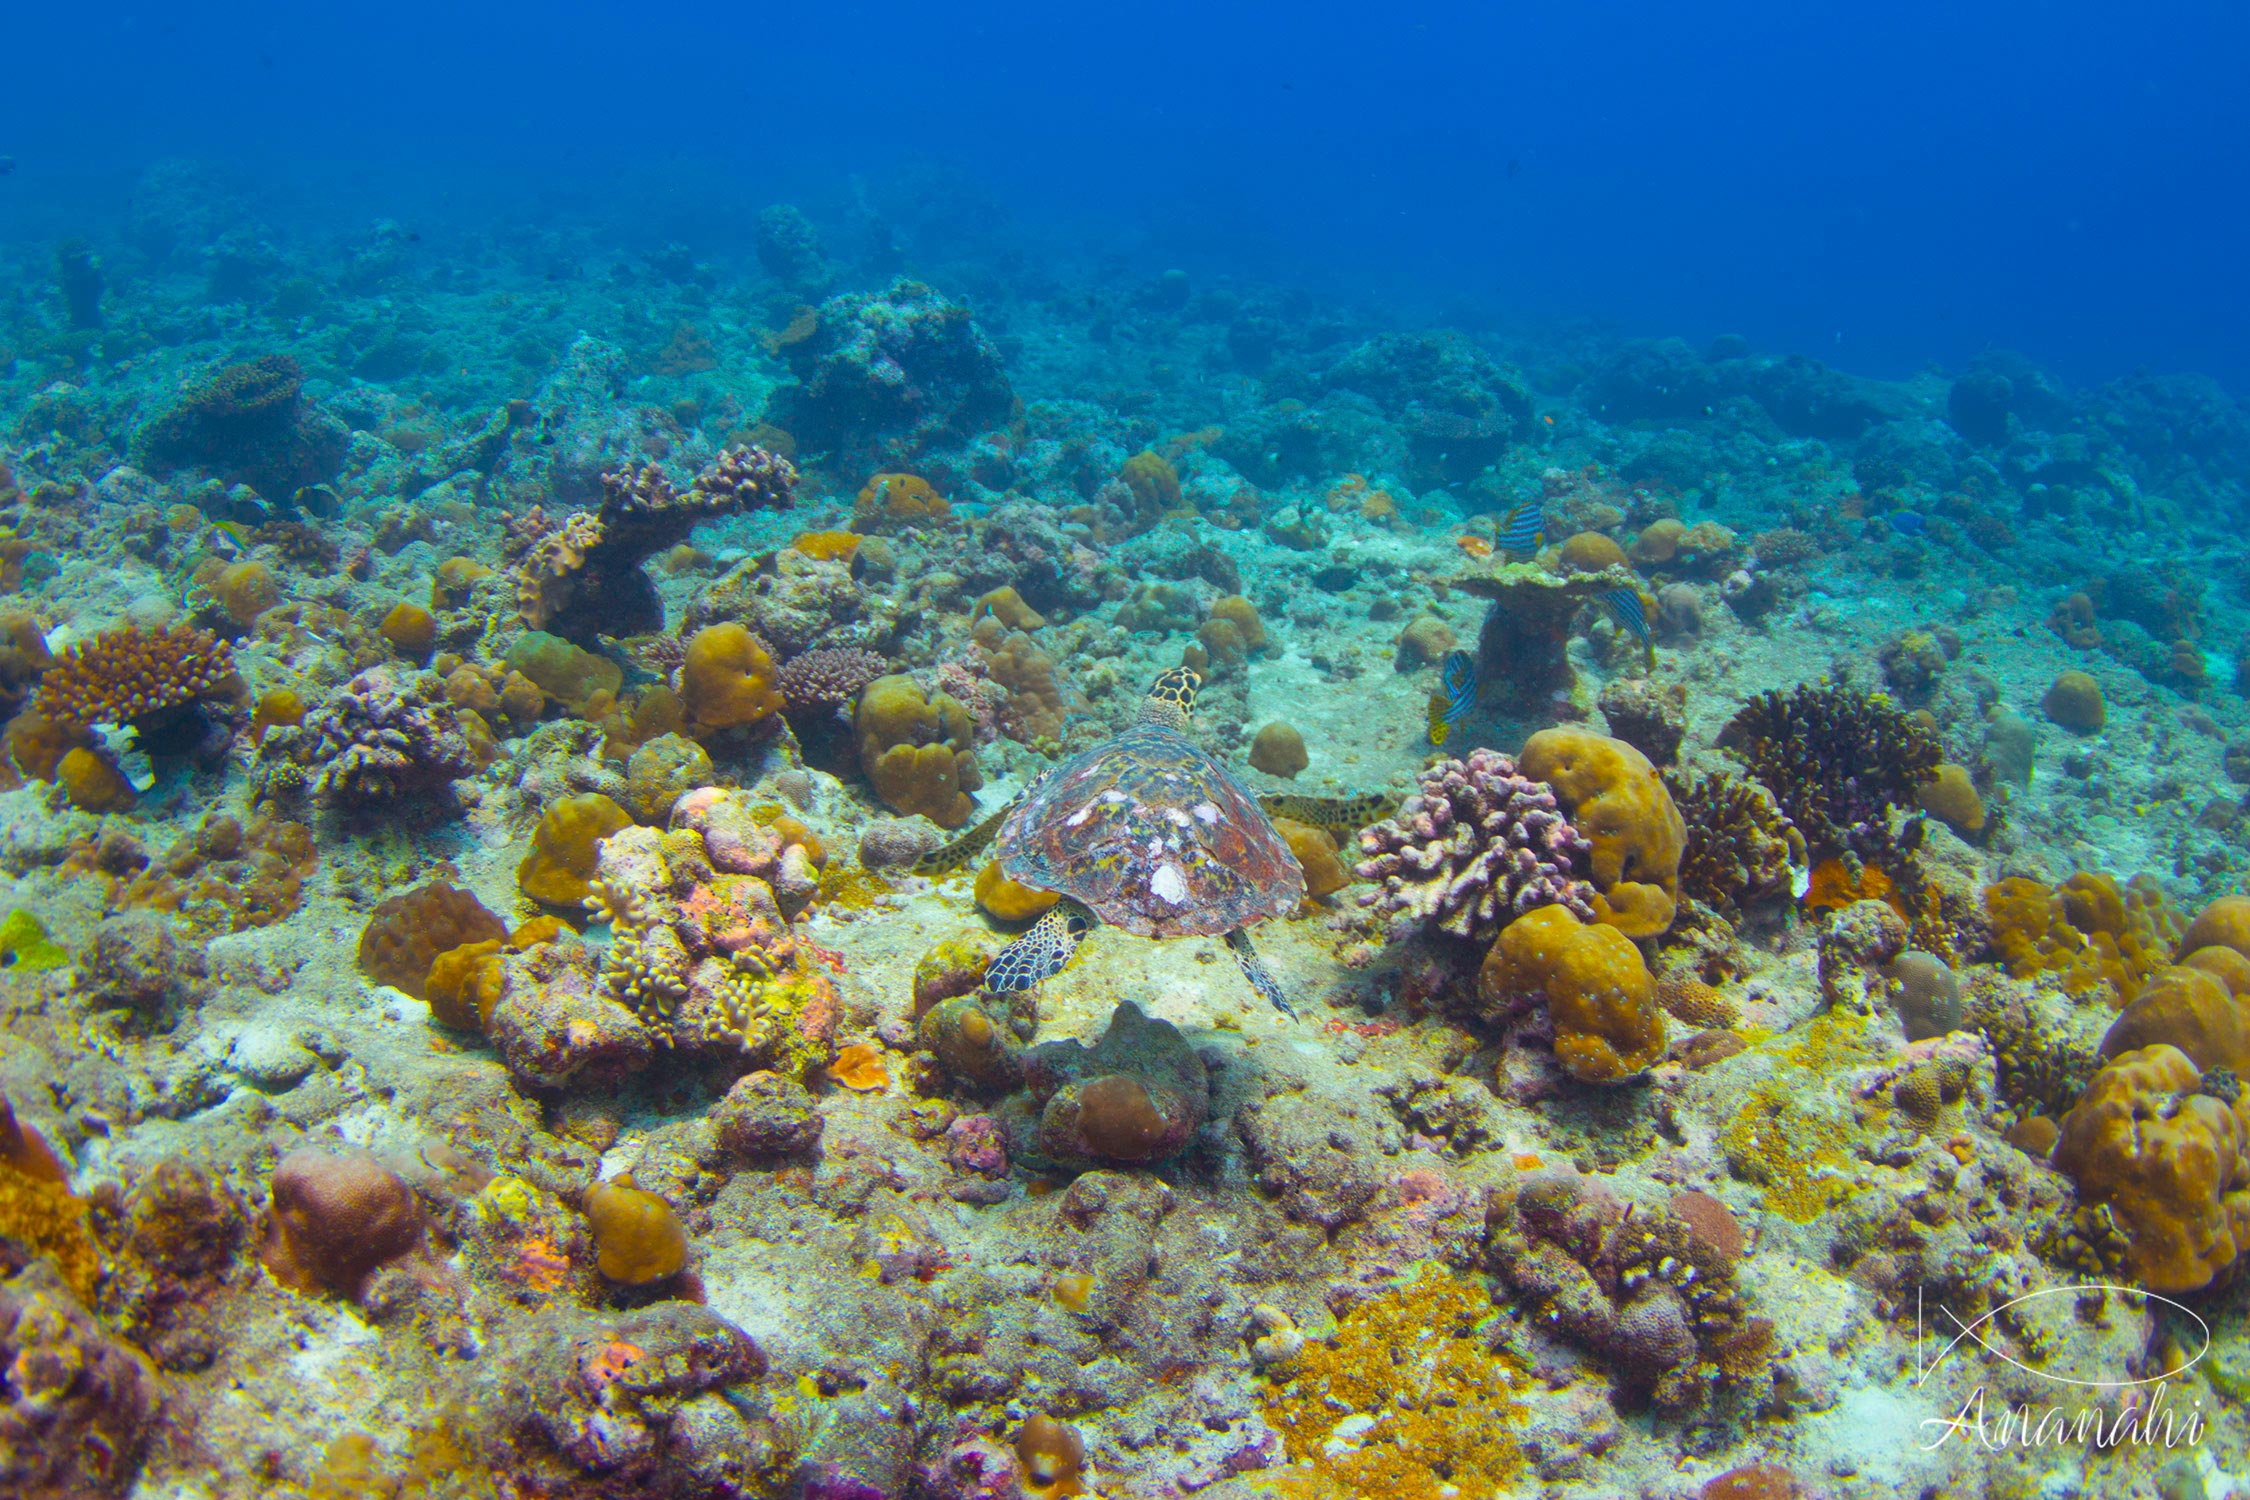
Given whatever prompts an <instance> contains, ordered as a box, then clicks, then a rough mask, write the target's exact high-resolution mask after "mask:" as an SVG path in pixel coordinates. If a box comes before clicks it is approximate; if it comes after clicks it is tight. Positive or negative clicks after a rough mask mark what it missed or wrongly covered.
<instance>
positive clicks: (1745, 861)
mask: <svg viewBox="0 0 2250 1500" xmlns="http://www.w3.org/2000/svg"><path fill="white" fill-rule="evenodd" d="M1664 784H1665V786H1666V787H1667V788H1668V789H1669V790H1670V791H1671V793H1672V803H1673V805H1674V806H1675V807H1677V808H1679V810H1680V816H1681V817H1682V818H1683V819H1685V820H1686V823H1687V839H1686V842H1685V843H1684V844H1683V845H1682V847H1681V850H1680V895H1681V897H1682V898H1683V899H1685V900H1690V901H1700V902H1702V903H1703V904H1704V905H1705V906H1708V907H1710V908H1711V909H1712V910H1713V911H1716V912H1717V913H1719V915H1721V916H1723V917H1725V918H1727V919H1728V920H1730V921H1735V920H1739V919H1740V918H1741V917H1742V915H1743V914H1744V912H1745V911H1747V910H1751V909H1755V908H1757V907H1759V906H1763V905H1767V904H1769V903H1773V902H1777V901H1779V902H1786V901H1787V900H1788V898H1789V893H1790V884H1791V882H1792V880H1793V879H1794V878H1795V874H1796V872H1797V871H1798V870H1799V869H1802V868H1804V866H1805V865H1806V862H1807V851H1806V849H1805V839H1804V835H1802V834H1800V833H1799V832H1797V827H1796V825H1795V824H1794V823H1791V822H1790V821H1789V819H1788V818H1786V817H1784V816H1783V815H1782V811H1781V808H1780V807H1779V806H1778V805H1777V804H1776V803H1775V802H1774V800H1773V794H1772V793H1771V792H1768V791H1767V790H1766V789H1765V788H1764V787H1762V786H1760V785H1758V784H1757V783H1756V782H1754V781H1745V780H1743V779H1741V778H1740V777H1736V776H1730V775H1728V774H1727V773H1726V772H1724V771H1720V772H1715V773H1713V774H1711V775H1708V776H1697V777H1693V778H1690V777H1687V776H1684V775H1681V774H1679V773H1676V772H1674V773H1668V774H1667V775H1666V776H1665V779H1664Z"/></svg>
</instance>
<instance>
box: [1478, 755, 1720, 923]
mask: <svg viewBox="0 0 2250 1500" xmlns="http://www.w3.org/2000/svg"><path fill="white" fill-rule="evenodd" d="M1517 764H1518V765H1519V766H1521V767H1522V769H1523V774H1524V775H1526V776H1529V777H1533V778H1535V779H1537V780H1540V781H1544V782H1546V783H1547V784H1548V785H1550V786H1552V787H1553V788H1554V789H1555V795H1556V797H1557V798H1558V799H1559V800H1560V801H1561V803H1562V805H1563V808H1564V810H1565V811H1566V812H1567V813H1568V814H1569V816H1570V820H1571V823H1572V824H1573V826H1575V827H1576V828H1577V830H1578V832H1579V834H1580V836H1581V837H1583V838H1584V839H1585V840H1586V841H1587V844H1588V845H1589V851H1588V856H1587V867H1588V869H1589V870H1590V871H1591V872H1592V876H1593V884H1594V887H1595V890H1596V892H1597V894H1596V896H1595V898H1594V916H1595V919H1596V920H1597V921H1600V922H1604V923H1606V924H1608V925H1609V926H1612V927H1615V928H1616V929H1617V930H1618V931H1620V932H1622V933H1624V934H1625V935H1626V936H1627V937H1636V938H1638V937H1654V936H1656V935H1657V934H1658V933H1661V932H1663V931H1664V930H1665V929H1666V928H1668V927H1670V926H1671V925H1672V917H1673V914H1674V912H1675V911H1677V910H1678V900H1677V891H1678V886H1679V869H1680V852H1681V848H1682V846H1683V845H1684V844H1685V843H1686V841H1687V824H1686V822H1685V821H1684V820H1683V819H1682V818H1681V817H1680V811H1679V809H1678V808H1677V807H1675V806H1673V805H1672V794H1671V793H1670V792H1668V791H1666V790H1665V788H1664V783H1663V782H1662V781H1661V780H1660V779H1659V778H1658V777H1657V774H1656V767H1655V766H1654V765H1652V764H1650V762H1649V758H1648V757H1647V756H1645V755H1643V754H1641V752H1640V751H1638V750H1636V749H1634V748H1633V747H1632V746H1631V745H1628V744H1626V743H1625V742H1624V741H1623V740H1615V739H1611V738H1609V737H1608V736H1606V735H1598V734H1590V733H1587V732H1586V731H1584V730H1578V729H1543V730H1541V731H1540V732H1539V733H1537V734H1535V735H1533V736H1532V737H1531V738H1530V739H1528V740H1526V741H1525V742H1524V747H1523V753H1522V754H1521V755H1520V756H1518V757H1517Z"/></svg>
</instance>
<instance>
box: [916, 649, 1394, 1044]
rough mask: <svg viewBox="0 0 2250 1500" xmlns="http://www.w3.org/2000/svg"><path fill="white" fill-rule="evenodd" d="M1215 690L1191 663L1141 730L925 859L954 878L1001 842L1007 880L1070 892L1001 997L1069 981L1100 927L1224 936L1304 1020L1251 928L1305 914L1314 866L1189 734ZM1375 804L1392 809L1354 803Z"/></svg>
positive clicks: (999, 980)
mask: <svg viewBox="0 0 2250 1500" xmlns="http://www.w3.org/2000/svg"><path fill="white" fill-rule="evenodd" d="M1202 683H1203V678H1202V676H1201V674H1199V673H1197V672H1196V671H1194V670H1193V669H1192V668H1188V667H1175V668H1173V669H1172V670H1170V671H1168V672H1164V673H1162V674H1160V675H1159V676H1158V677H1157V679H1156V681H1155V682H1154V683H1153V684H1151V685H1150V687H1149V690H1148V696H1147V697H1146V698H1145V699H1143V700H1142V704H1141V711H1140V713H1139V715H1138V716H1137V717H1136V718H1135V719H1134V721H1133V724H1132V726H1131V727H1130V728H1128V729H1126V730H1125V731H1124V732H1123V733H1121V734H1118V735H1117V736H1115V737H1114V738H1112V739H1111V740H1109V741H1108V742H1107V743H1106V744H1103V745H1099V746H1096V747H1095V748H1094V749H1092V750H1088V751H1086V752H1085V753H1083V754H1081V755H1076V756H1073V757H1072V758H1071V759H1069V760H1066V761H1064V762H1063V763H1062V764H1060V765H1058V766H1056V767H1054V768H1053V769H1052V770H1050V771H1048V772H1047V773H1046V774H1045V775H1043V776H1041V777H1040V778H1039V779H1038V780H1037V781H1035V782H1033V783H1032V784H1031V786H1030V788H1029V789H1028V790H1027V791H1026V792H1025V793H1024V794H1023V796H1022V797H1020V798H1018V799H1017V800H1016V801H1015V802H1013V803H1011V804H1009V805H1008V806H1007V807H1004V808H1002V809H1001V810H1000V811H999V812H997V813H994V814H993V815H992V816H991V817H989V818H987V819H985V820H984V821H983V822H982V823H980V824H978V825H977V826H976V827H975V828H972V829H971V830H969V832H967V833H966V834H964V835H962V836H961V837H960V838H957V839H955V840H954V841H953V842H952V843H950V844H947V845H946V846H945V847H944V848H942V849H939V850H937V851H936V852H935V853H933V854H931V855H929V856H928V857H926V858H924V859H923V860H922V861H920V862H919V863H918V864H916V866H915V869H916V870H917V871H918V872H920V873H922V874H932V873H937V872H941V871H944V870H947V869H950V868H953V867H955V866H957V865H959V864H961V863H963V862H964V861H965V860H967V859H968V858H970V857H971V856H973V855H975V854H976V853H977V852H978V851H979V850H981V849H983V848H984V846H985V845H986V844H988V843H992V842H994V841H995V840H997V843H998V845H999V856H998V857H999V861H1000V871H1001V873H1002V874H1004V875H1006V876H1007V877H1008V878H1009V879H1010V880H1013V881H1016V882H1018V883H1019V884H1022V885H1026V886H1030V887H1031V888H1033V889H1034V890H1042V891H1053V892H1055V893H1057V894H1058V895H1060V896H1061V897H1062V898H1063V899H1062V900H1060V901H1058V902H1057V903H1056V904H1055V905H1054V906H1053V907H1051V908H1049V909H1048V911H1047V912H1046V914H1045V915H1044V916H1042V917H1040V919H1039V920H1038V921H1037V922H1035V923H1034V924H1032V926H1031V928H1030V930H1029V931H1027V932H1025V933H1024V934H1023V936H1021V937H1019V938H1017V939H1016V940H1015V941H1014V942H1012V943H1010V944H1009V945H1008V946H1007V947H1005V948H1003V949H1001V950H1000V954H999V956H998V957H996V958H995V959H993V961H992V966H991V968H989V969H988V970H986V972H985V978H984V987H985V988H986V989H987V990H990V991H994V992H1001V991H1008V990H1028V989H1030V988H1032V987H1033V986H1035V985H1037V984H1038V983H1039V982H1040V981H1041V980H1044V979H1046V978H1048V977H1049V976H1051V975H1054V974H1056V973H1059V972H1060V971H1061V970H1062V967H1063V965H1065V964H1067V963H1068V962H1070V956H1071V954H1072V953H1074V952H1075V951H1077V948H1078V943H1079V940H1080V939H1082V938H1083V937H1085V935H1086V934H1087V933H1088V932H1089V931H1091V930H1092V928H1093V925H1094V924H1095V923H1096V922H1097V921H1100V922H1109V923H1112V924H1114V925H1116V926H1119V927H1122V928H1124V929H1125V930H1126V931H1128V932H1136V933H1139V934H1140V935H1141V936H1143V937H1152V938H1168V937H1208V936H1211V935H1213V934H1224V935H1225V939H1226V945H1227V947H1228V948H1229V949H1230V950H1231V951H1232V952H1233V953H1234V956H1235V961H1236V962H1237V963H1239V964H1240V965H1241V966H1242V973H1243V977H1245V978H1246V979H1248V980H1249V981H1250V984H1251V987H1252V988H1254V989H1256V990H1257V992H1258V993H1259V994H1261V995H1263V996H1265V997H1266V999H1267V1000H1269V1001H1271V1002H1272V1003H1273V1005H1274V1007H1275V1008H1276V1009H1278V1010H1279V1011H1280V1012H1281V1013H1282V1014H1283V1015H1286V1016H1289V1017H1290V1018H1291V1019H1294V1018H1295V1017H1296V1012H1295V1011H1293V1010H1291V1009H1290V1008H1289V1001H1288V999H1287V997H1286V996H1284V995H1283V994H1282V991H1281V986H1280V984H1279V983H1278V982H1276V981H1275V979H1274V977H1273V975H1272V974H1271V973H1269V972H1268V971H1267V969H1266V966H1265V965H1264V964H1263V963H1262V962H1260V961H1259V958H1258V955H1257V952H1256V950H1255V949H1253V948H1252V947H1251V946H1250V938H1249V935H1248V933H1247V932H1246V931H1245V929H1246V928H1248V927H1249V926H1250V925H1251V924H1252V923H1255V922H1262V921H1264V920H1265V919H1266V918H1268V917H1278V916H1284V915H1286V914H1288V913H1290V912H1293V911H1295V910H1296V909H1297V904H1298V902H1300V901H1301V900H1302V899H1303V898H1304V894H1305V872H1304V871H1303V870H1302V869H1301V868H1299V866H1298V864H1297V857H1296V855H1295V854H1293V853H1291V852H1290V849H1289V842H1288V840H1286V839H1284V838H1283V837H1282V836H1281V832H1280V830H1278V829H1276V828H1275V827H1274V826H1273V820H1272V819H1271V818H1270V817H1268V816H1267V813H1266V810H1265V808H1263V807H1262V806H1260V803H1259V799H1258V798H1256V797H1254V796H1253V795H1251V793H1250V790H1249V789H1248V788H1247V787H1245V786H1244V785H1243V784H1242V783H1241V782H1239V781H1237V780H1236V779H1235V778H1234V777H1233V776H1232V775H1231V774H1229V772H1228V771H1227V769H1226V767H1224V766H1222V765H1220V764H1219V762H1218V761H1217V760H1215V759H1213V758H1212V757H1211V755H1210V754H1209V753H1208V752H1206V751H1205V750H1204V749H1203V748H1202V747H1201V746H1199V745H1197V744H1196V743H1195V742H1194V741H1193V740H1191V739H1189V738H1188V736H1187V723H1188V715H1189V714H1190V713H1191V712H1192V711H1193V710H1194V707H1195V692H1196V689H1197V688H1198V687H1200V686H1202ZM1270 800H1274V801H1276V802H1280V803H1283V804H1290V803H1297V802H1300V801H1304V802H1307V803H1308V804H1309V803H1310V801H1311V799H1299V798H1287V799H1270ZM1363 803H1364V804H1365V805H1366V806H1369V807H1373V806H1376V805H1379V801H1378V799H1354V800H1353V801H1352V802H1351V803H1349V804H1344V805H1345V806H1348V807H1351V808H1352V809H1353V810H1355V811H1356V810H1357V809H1358V808H1359V807H1360V805H1361V804H1363Z"/></svg>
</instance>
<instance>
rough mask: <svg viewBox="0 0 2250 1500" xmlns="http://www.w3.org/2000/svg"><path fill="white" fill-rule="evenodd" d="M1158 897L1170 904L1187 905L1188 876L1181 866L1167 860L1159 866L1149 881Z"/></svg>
mask: <svg viewBox="0 0 2250 1500" xmlns="http://www.w3.org/2000/svg"><path fill="white" fill-rule="evenodd" d="M1148 888H1149V890H1150V891H1152V892H1154V893H1155V895H1156V899H1157V900H1159V901H1162V902H1164V903H1165V904H1166V905H1168V906H1185V905H1186V904H1187V898H1188V883H1187V876H1186V875H1185V874H1183V873H1182V872H1181V870H1180V867H1179V866H1178V865H1176V864H1173V863H1171V862H1170V861H1166V862H1165V863H1163V864H1161V865H1159V866H1157V868H1156V874H1155V876H1154V877H1153V878H1152V879H1150V881H1149V883H1148Z"/></svg>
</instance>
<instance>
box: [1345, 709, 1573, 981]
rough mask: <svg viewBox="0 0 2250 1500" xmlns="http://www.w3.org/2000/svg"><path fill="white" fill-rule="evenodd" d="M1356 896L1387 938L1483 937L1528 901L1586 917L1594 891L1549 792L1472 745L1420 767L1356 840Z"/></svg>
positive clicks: (1503, 760)
mask: <svg viewBox="0 0 2250 1500" xmlns="http://www.w3.org/2000/svg"><path fill="white" fill-rule="evenodd" d="M1359 846H1360V852H1361V853H1362V854H1363V855H1364V856H1365V858H1363V859H1362V860H1361V861H1360V862H1359V865H1358V867H1357V873H1358V875H1359V877H1360V878H1361V879H1362V880H1372V881H1376V882H1378V884H1379V886H1380V889H1377V890H1374V891H1369V892H1368V893H1366V894H1365V895H1362V896H1361V897H1360V898H1359V903H1360V905H1362V906H1366V907H1372V908H1374V909H1375V910H1376V911H1377V912H1379V913H1380V914H1381V915H1382V916H1383V917H1385V918H1386V919H1387V920H1388V921H1389V923H1390V929H1391V933H1392V935H1393V936H1394V937H1397V938H1403V937H1405V936H1407V935H1408V934H1409V933H1411V932H1413V931H1414V930H1415V929H1416V928H1419V927H1427V928H1429V929H1431V930H1433V931H1437V932H1444V933H1449V934H1451V935H1452V936H1454V937H1460V938H1467V939H1469V940H1470V941H1471V942H1475V943H1488V942H1490V941H1491V940H1492V939H1493V938H1494V937H1496V936H1498V935H1499V932H1500V929H1501V928H1503V927H1505V926H1506V925H1507V924H1508V923H1509V922H1510V921H1512V920H1513V919H1514V918H1516V917H1517V916H1519V915H1521V914H1522V913H1524V912H1526V911H1529V910H1531V909H1532V908H1533V907H1537V906H1549V905H1562V906H1567V907H1569V908H1570V910H1571V912H1572V913H1573V914H1574V915H1576V916H1579V917H1582V918H1586V919H1588V920H1591V919H1592V917H1593V914H1594V907H1593V901H1594V890H1593V887H1591V886H1589V885H1587V884H1586V883H1585V882H1584V881H1583V880H1580V879H1578V878H1577V877H1576V874H1575V872H1576V871H1578V870H1580V869H1582V868H1583V867H1584V864H1585V861H1586V860H1587V858H1588V856H1589V855H1590V853H1591V845H1589V844H1588V843H1587V841H1586V840H1585V839H1584V838H1582V837H1580V835H1579V833H1578V830H1577V829H1575V828H1573V827H1572V826H1571V825H1570V822H1569V821H1568V820H1567V819H1566V818H1565V817H1564V816H1563V814H1562V810H1561V807H1560V806H1559V804H1558V803H1557V800H1556V797H1555V791H1554V788H1552V787H1550V786H1548V785H1547V784H1546V783H1545V782H1543V781H1534V780H1533V779H1531V778H1530V777H1528V776H1525V775H1522V774H1521V773H1519V772H1518V771H1517V769H1516V763H1515V762H1514V761H1512V760H1510V759H1509V758H1508V757H1507V756H1505V755H1502V754H1500V753H1499V752H1498V751H1495V750H1482V749H1480V750H1473V751H1471V752H1470V753H1469V757H1468V759H1467V760H1446V761H1441V762H1439V763H1438V764H1437V765H1435V766H1432V767H1431V768H1430V769H1428V770H1427V771H1424V772H1423V773H1422V776H1421V784H1420V786H1419V788H1418V789H1417V790H1416V791H1415V793H1414V795H1412V796H1410V797H1408V798H1407V799H1406V801H1405V803H1404V804H1403V805H1402V806H1401V807H1400V808H1399V810H1398V813H1397V815H1396V816H1394V817H1390V818H1386V819H1385V820H1383V821H1382V822H1380V823H1378V824H1376V825H1375V826H1374V827H1372V828H1369V829H1367V830H1366V831H1365V832H1363V833H1361V834H1360V836H1359Z"/></svg>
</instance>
